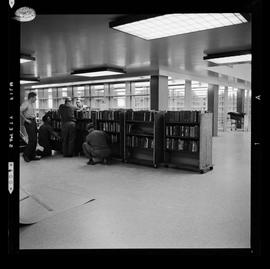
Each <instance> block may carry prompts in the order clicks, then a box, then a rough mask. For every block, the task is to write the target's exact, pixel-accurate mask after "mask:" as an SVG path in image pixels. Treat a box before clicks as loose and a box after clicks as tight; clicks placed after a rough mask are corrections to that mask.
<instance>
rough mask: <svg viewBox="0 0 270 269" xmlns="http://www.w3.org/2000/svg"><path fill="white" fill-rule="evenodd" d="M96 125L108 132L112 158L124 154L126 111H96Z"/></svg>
mask: <svg viewBox="0 0 270 269" xmlns="http://www.w3.org/2000/svg"><path fill="white" fill-rule="evenodd" d="M95 126H96V129H97V130H102V131H104V132H106V133H107V135H108V138H109V144H110V147H111V151H112V158H116V159H121V160H122V161H123V156H124V112H123V111H120V110H104V111H97V112H96V122H95Z"/></svg>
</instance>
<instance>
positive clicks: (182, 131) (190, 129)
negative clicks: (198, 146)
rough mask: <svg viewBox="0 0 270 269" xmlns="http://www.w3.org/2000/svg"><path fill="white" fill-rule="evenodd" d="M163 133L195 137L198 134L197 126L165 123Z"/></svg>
mask: <svg viewBox="0 0 270 269" xmlns="http://www.w3.org/2000/svg"><path fill="white" fill-rule="evenodd" d="M165 135H166V136H179V137H193V138H197V137H198V136H199V126H187V125H167V126H166V127H165Z"/></svg>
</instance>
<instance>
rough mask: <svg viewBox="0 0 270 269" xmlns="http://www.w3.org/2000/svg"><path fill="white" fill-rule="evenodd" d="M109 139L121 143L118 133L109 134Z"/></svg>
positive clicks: (114, 142) (112, 142)
mask: <svg viewBox="0 0 270 269" xmlns="http://www.w3.org/2000/svg"><path fill="white" fill-rule="evenodd" d="M109 140H110V143H111V144H117V143H120V138H119V135H117V134H110V135H109Z"/></svg>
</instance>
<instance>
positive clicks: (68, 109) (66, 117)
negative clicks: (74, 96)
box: [59, 97, 78, 157]
mask: <svg viewBox="0 0 270 269" xmlns="http://www.w3.org/2000/svg"><path fill="white" fill-rule="evenodd" d="M76 110H78V108H77V107H75V106H73V105H72V103H71V98H70V97H67V98H66V99H65V104H61V105H60V106H59V114H60V118H61V123H62V128H61V134H62V139H63V143H62V151H63V155H64V157H72V156H73V154H74V149H75V139H76V118H75V111H76Z"/></svg>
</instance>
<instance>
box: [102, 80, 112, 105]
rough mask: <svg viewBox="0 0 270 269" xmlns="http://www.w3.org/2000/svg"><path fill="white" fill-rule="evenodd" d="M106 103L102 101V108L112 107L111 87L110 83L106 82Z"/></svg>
mask: <svg viewBox="0 0 270 269" xmlns="http://www.w3.org/2000/svg"><path fill="white" fill-rule="evenodd" d="M104 96H105V98H104V103H102V104H101V105H100V110H106V109H110V107H111V106H110V98H109V96H110V89H109V84H108V83H105V84H104Z"/></svg>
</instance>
